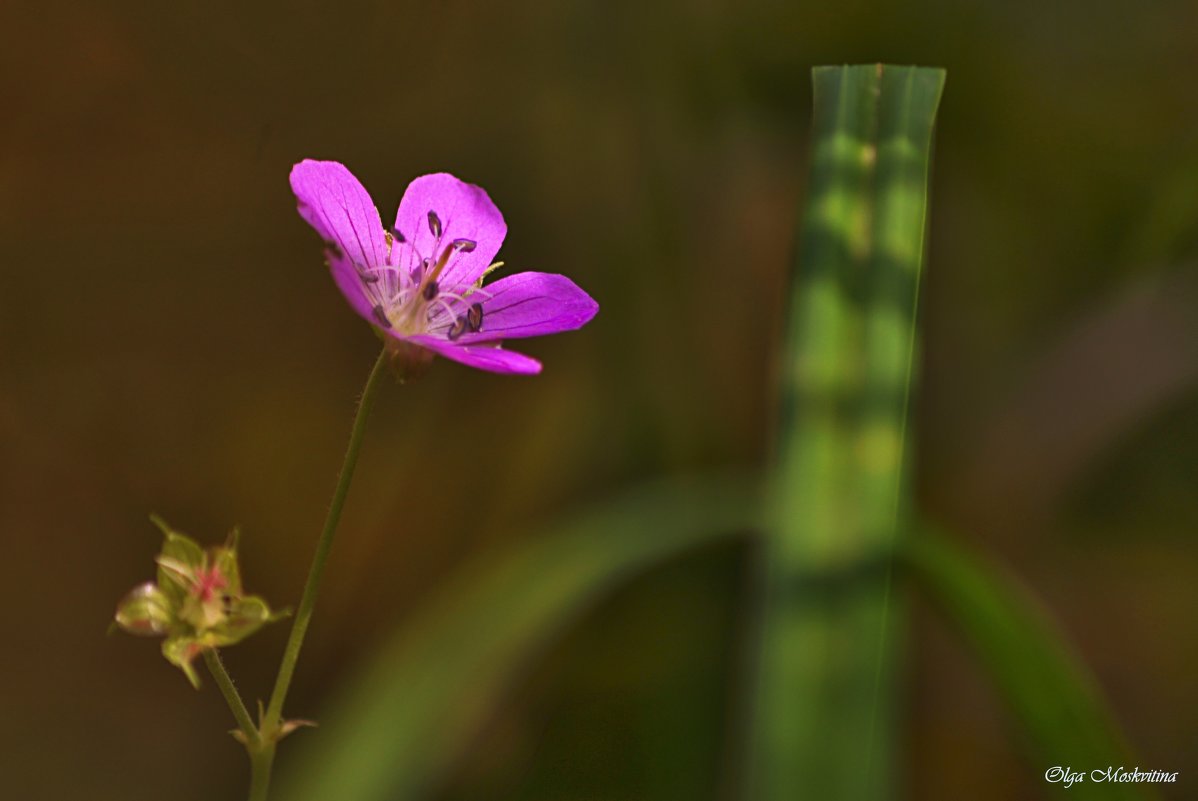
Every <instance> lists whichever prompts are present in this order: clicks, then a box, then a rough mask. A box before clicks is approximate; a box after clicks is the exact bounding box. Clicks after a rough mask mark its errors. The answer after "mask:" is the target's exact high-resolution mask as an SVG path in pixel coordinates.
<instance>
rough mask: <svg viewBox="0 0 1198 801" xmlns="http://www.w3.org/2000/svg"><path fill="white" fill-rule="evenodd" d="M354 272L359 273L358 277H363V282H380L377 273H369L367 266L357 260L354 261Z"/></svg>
mask: <svg viewBox="0 0 1198 801" xmlns="http://www.w3.org/2000/svg"><path fill="white" fill-rule="evenodd" d="M354 272H356V273H357V274H358V278H360V279H362V282H363V283H366V284H377V283H378V282H379V276H378V274H377V273H368V272H367V271H366V268H365V267H363V266H362V265H361V264H358V263H357V262H354Z"/></svg>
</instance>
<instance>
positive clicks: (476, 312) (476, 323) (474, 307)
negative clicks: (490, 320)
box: [466, 303, 483, 331]
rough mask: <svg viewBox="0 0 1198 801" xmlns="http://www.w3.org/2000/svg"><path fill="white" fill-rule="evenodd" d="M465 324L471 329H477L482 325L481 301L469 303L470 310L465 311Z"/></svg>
mask: <svg viewBox="0 0 1198 801" xmlns="http://www.w3.org/2000/svg"><path fill="white" fill-rule="evenodd" d="M466 324H467V325H468V326H469V327H470V330H471V331H479V330H481V329H482V327H483V305H482V304H481V303H473V304H471V305H470V310H469V311H467V312H466Z"/></svg>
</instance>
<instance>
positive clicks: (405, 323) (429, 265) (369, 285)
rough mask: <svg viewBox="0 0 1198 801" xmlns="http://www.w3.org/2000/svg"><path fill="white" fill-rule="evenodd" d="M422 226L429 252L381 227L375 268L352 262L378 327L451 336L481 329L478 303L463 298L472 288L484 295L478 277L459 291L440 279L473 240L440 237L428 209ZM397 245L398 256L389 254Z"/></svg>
mask: <svg viewBox="0 0 1198 801" xmlns="http://www.w3.org/2000/svg"><path fill="white" fill-rule="evenodd" d="M428 229H429V233H431V234H432V236H433V246H432V251H431V255H429V256H425V255H423V254H422V253H420V252H419V251H418V250H417V249H416V245H415V243H414V242H409V241H408V239H407V238H406V237H404V235H403V234H402V233H401V232H400V231H399V230H397V229H392V230H391V231H388V232H386V241H387V263H386V264H383V265H379V266H376V267H366V266H364V265H360V264H354V269H355V271H356V272H357V274H358V278H359V280H360V281H361V282H362V288H363V291H365V293H366V297H367V298H369V299H370V300H371V302H372V303H373V306H372V308H371V312H372V314H373V315H374V319H375V321H376V322H377V323H378V325H379V326H380V327H381V328H386V329H390V330H394V331H395V332H396V333H398V334H400V335H402V336H412V335H415V334H433V335H435V336H444V337H445V338H447V339H449V340H450V341H453V340H456V339H458V338H459V337H461V336H462V334H464V333H467V332H471V333H473V332H476V331H479V330H481V329H482V324H483V307H482V304H481V303H477V302H475V303H471V302H470V301H468V300H467V298H469V297H470V296H471V295H472V294H474V293H476V292H477V293H480V294H481V295H483V296H484V297H490V293H488V292H486V291H485V290H483V289H482V288H481V286H480V284H481V281H480V282H479V283H478V284H476V285H473V286H469V287H466V288H465V289H464V291H463V289H462V287H445V286H443V285H442V283H441V282H440V279H441V277H442V275H443V274H444V273H445V270H446V269H447V268H448V267H450V266H452V264H453V263H454V260H455V258H456V257H457V256H458V255H459V254H463V253H470V252H471V251H473V250H474V249H475V248H476V247H477V246H478V243H476V242H475V241H474V240H471V239H454V240H451V241H449V242H443V239H444V236H443V234H444V228H443V226H442V223H441V218H440V217H439V216H438V215H437V213H436V212H435V211H432V210H430V211H429V212H428ZM397 245H398V246H401V247H400V248H399V250H400V252H401V254H402V255H400V256H399V257H398V258H393V255H394V254H395V252H396V249H397V248H396V246H397ZM393 261H394V262H396V263H392V262H393ZM404 262H406V263H404Z"/></svg>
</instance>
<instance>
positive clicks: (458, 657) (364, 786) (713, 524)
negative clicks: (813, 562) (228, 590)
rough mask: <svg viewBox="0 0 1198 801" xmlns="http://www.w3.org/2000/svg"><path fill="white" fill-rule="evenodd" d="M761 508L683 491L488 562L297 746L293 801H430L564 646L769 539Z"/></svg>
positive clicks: (437, 604) (729, 493)
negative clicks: (702, 561) (685, 567)
mask: <svg viewBox="0 0 1198 801" xmlns="http://www.w3.org/2000/svg"><path fill="white" fill-rule="evenodd" d="M760 506H761V503H760V498H759V493H758V492H757V491H756V490H755V489H754V488H753V487H751V486H750V485H749V484H748V482H744V481H741V480H708V481H692V482H674V483H671V484H668V485H662V486H658V487H655V488H649V489H644V490H641V491H638V492H636V493H633V494H631V495H629V496H628V497H625V498H623V499H622V500H620V501H618V502H615V503H612V504H610V505H608V506H606V507H603V508H601V509H599V510H598V511H596V512H594V513H593V514H590V515H586V516H584V517H581V518H580V519H577V520H576V521H575V522H573V523H570V524H568V525H565V526H563V527H561V528H559V529H557V530H554V531H551V532H547V533H546V534H545V535H544V536H538V537H535V538H532V539H530V540H529V541H528V542H527V543H525V544H523V545H521V546H518V547H517V548H516V549H515V550H509V551H507V552H505V553H502V554H499V555H497V556H494V557H493V558H483V559H479V560H477V561H476V562H475V563H473V564H472V565H471V566H470V567H469V568H468V569H466V570H465V571H463V573H462V574H461V575H460V577H459V578H458V579H457V580H456V581H454V582H453V584H452V585H451V586H449V587H447V588H446V589H445V591H444V592H443V593H441V594H440V596H439V597H438V598H437V599H435V600H434V601H432V602H430V604H428V605H427V606H426V607H425V609H424V611H423V612H422V613H421V614H420V615H419V616H418V618H417V619H416V620H414V621H413V623H412V624H411V625H409V626H407V627H405V628H404V629H403V630H402V631H400V632H398V633H397V634H396V636H395V637H394V638H393V639H392V640H391V641H390V642H388V643H386V644H385V645H384V646H383V647H382V649H381V650H380V651H379V652H378V654H377V655H376V656H375V657H374V658H373V659H372V661H371V662H370V664H369V665H368V666H367V668H366V670H364V671H363V672H362V673H361V675H360V676H359V677H358V678H357V680H356V681H353V682H351V689H350V691H349V692H348V693H347V694H346V695H345V696H343V697H342V698H341V699H339V701H338V702H337V703H335V704H334V705H333V707H332V709H331V710H330V711H329V712H328V713H327V714H325V715H323V716H322V720H321V728H320V730H319V734H318V735H316V736H311V737H309V738H308V739H307V742H305V743H298V742H297V746H302V747H299V748H298V749H297V753H296V755H295V757H294V759H292V760H289V761H290V766H291V767H292V768H293V770H292V771H291V772H290V773H285V774H284V779H285V780H289V781H286V784H285V785H284V787H283V790H284V792H283V793H281V794H280V796H279V797H280V799H286V801H329V799H337V801H382V799H403V801H415V799H419V798H424V797H427V795H428V793H429V792H430V791H431V790H432V789H433V788H434V787H435V786H436V783H437V782H438V780H439V779H441V778H442V777H443V776H444V775H445V773H446V771H447V770H448V769H449V768H450V767H451V766H452V764H453V762H454V760H455V759H456V758H457V757H459V756H460V755H461V753H462V750H463V748H464V747H465V746H466V745H467V744H468V743H469V741H470V740H471V738H472V737H473V736H475V735H476V734H477V733H478V730H479V726H480V724H481V723H483V722H484V721H485V720H486V719H487V717H488V716H489V715H490V714H493V713H494V711H495V709H496V706H497V703H498V701H499V699H500V696H501V695H502V693H503V691H504V690H505V689H506V688H507V686H508V684H509V682H510V681H511V679H512V677H513V675H514V674H515V673H516V671H517V670H518V668H519V667H520V666H521V665H524V664H526V662H527V660H529V659H530V658H531V656H532V655H533V654H534V653H535V652H536V651H537V650H538V648H540V647H541V646H542V645H543V644H544V643H545V641H546V640H547V639H548V638H549V637H550V636H551V635H553V634H554V633H555V632H557V631H559V630H560V629H561V628H562V627H563V626H565V625H566V624H567V623H568V622H570V621H571V620H573V619H574V618H576V617H577V616H578V615H579V614H580V613H581V612H582V611H584V610H585V609H586V608H587V607H589V606H590V605H591V604H593V603H595V602H596V601H597V600H598V599H599V598H601V597H602V596H603V595H604V594H605V593H607V592H609V591H611V590H612V589H613V588H615V587H616V586H618V585H619V584H620V583H621V582H624V581H627V580H628V579H630V578H631V577H633V576H635V575H637V574H638V573H640V572H642V571H644V570H645V569H647V568H649V567H650V566H652V565H654V564H656V563H658V562H660V561H662V560H664V559H666V558H668V557H670V556H673V555H675V554H678V553H681V552H683V551H685V550H687V549H691V548H694V547H696V546H701V545H704V544H707V543H711V542H715V541H717V540H720V539H723V538H726V537H728V536H730V535H732V534H735V533H737V532H741V533H743V532H745V531H746V530H748V529H751V528H755V527H756V526H757V518H758V517H759V515H760V512H759V509H760ZM289 744H290V743H289Z"/></svg>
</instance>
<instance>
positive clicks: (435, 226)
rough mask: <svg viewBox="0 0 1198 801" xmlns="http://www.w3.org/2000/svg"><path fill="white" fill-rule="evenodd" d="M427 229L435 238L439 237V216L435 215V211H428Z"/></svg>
mask: <svg viewBox="0 0 1198 801" xmlns="http://www.w3.org/2000/svg"><path fill="white" fill-rule="evenodd" d="M428 230H429V231H430V232H431V233H432V235H433V236H434V237H436V238H437V239H440V238H441V218H440V217H438V216H437V212H435V211H431V210H430V211H429V213H428Z"/></svg>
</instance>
